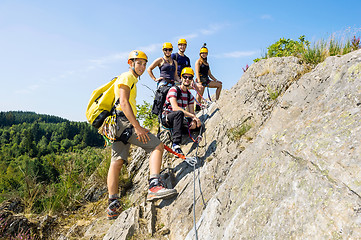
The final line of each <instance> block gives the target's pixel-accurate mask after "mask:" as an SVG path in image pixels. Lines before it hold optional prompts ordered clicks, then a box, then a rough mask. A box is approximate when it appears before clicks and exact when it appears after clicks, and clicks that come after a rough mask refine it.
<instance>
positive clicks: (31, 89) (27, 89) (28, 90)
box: [14, 84, 40, 94]
mask: <svg viewBox="0 0 361 240" xmlns="http://www.w3.org/2000/svg"><path fill="white" fill-rule="evenodd" d="M39 87H40V85H38V84H33V85H30V86H27V87H25V88H23V89H18V90H15V92H14V93H15V94H29V93H32V92H34V91H36V90H37V89H38V88H39Z"/></svg>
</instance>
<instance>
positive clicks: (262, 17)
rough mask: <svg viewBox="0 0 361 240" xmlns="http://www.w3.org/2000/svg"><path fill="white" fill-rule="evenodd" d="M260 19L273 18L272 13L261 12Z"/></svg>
mask: <svg viewBox="0 0 361 240" xmlns="http://www.w3.org/2000/svg"><path fill="white" fill-rule="evenodd" d="M261 19H262V20H273V17H272V15H270V14H263V15H262V16H261Z"/></svg>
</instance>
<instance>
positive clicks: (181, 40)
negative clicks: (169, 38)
mask: <svg viewBox="0 0 361 240" xmlns="http://www.w3.org/2000/svg"><path fill="white" fill-rule="evenodd" d="M179 44H185V45H187V40H185V39H184V38H180V39H179V40H178V45H179Z"/></svg>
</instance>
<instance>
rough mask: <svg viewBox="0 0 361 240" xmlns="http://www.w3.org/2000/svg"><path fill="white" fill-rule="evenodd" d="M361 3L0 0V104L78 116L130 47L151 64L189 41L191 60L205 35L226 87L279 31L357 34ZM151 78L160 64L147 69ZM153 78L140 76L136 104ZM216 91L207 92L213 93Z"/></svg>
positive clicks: (121, 67)
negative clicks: (167, 46) (169, 47)
mask: <svg viewBox="0 0 361 240" xmlns="http://www.w3.org/2000/svg"><path fill="white" fill-rule="evenodd" d="M360 15H361V1H359V0H357V1H355V0H350V1H346V2H340V1H333V0H331V1H315V0H313V1H308V0H306V1H291V0H289V1H242V0H237V1H236V0H234V1H233V0H228V1H227V0H224V1H195V0H193V1H188V0H183V1H160V0H153V1H143V0H138V1H121V0H118V1H110V0H104V1H94V0H87V1H83V0H78V1H77V0H72V1H68V0H63V1H45V0H43V1H40V0H32V1H21V0H1V1H0V36H1V37H0V66H1V67H0V81H1V87H0V99H1V101H0V111H10V110H21V111H34V112H37V113H42V114H49V115H55V116H60V117H63V118H66V119H69V120H72V121H86V118H85V109H86V105H87V103H88V100H89V97H90V94H91V92H92V91H93V90H94V89H95V88H97V87H98V86H100V85H102V84H103V83H105V82H107V81H109V80H110V79H111V78H113V77H114V76H117V75H119V74H121V73H122V72H125V71H127V70H128V65H127V59H126V58H127V56H128V53H129V52H130V51H131V50H133V49H140V50H143V51H145V52H146V53H147V55H148V58H149V61H150V62H153V61H154V60H155V59H156V58H158V57H160V56H162V55H163V53H162V50H161V46H162V44H163V43H164V42H171V43H173V46H174V47H175V49H176V44H177V40H178V39H179V38H180V37H182V38H186V39H187V41H188V47H187V50H186V55H187V56H188V57H190V59H191V64H192V66H194V63H195V61H196V60H197V58H198V57H199V55H198V54H199V49H200V47H201V46H202V44H203V43H204V42H206V43H207V47H208V49H209V57H208V61H209V63H210V66H211V71H212V73H213V75H214V76H215V77H216V78H217V79H218V80H220V81H222V82H223V85H224V89H230V88H231V87H232V86H233V85H234V84H236V82H237V81H238V80H239V78H240V77H241V76H242V73H243V71H242V67H245V66H246V64H249V65H251V64H252V63H253V59H255V58H258V57H260V56H261V55H263V54H264V53H265V51H266V49H267V47H268V46H269V45H270V44H272V43H274V42H276V41H277V40H279V39H280V38H290V39H294V40H297V39H298V37H299V36H301V35H305V36H306V39H307V40H309V41H311V42H314V41H317V40H319V39H321V38H323V39H327V38H328V37H329V36H330V35H331V34H336V35H339V36H346V37H348V36H353V34H354V33H356V35H357V36H360V33H361V31H360V29H361V24H360V17H359V16H360ZM153 72H154V73H155V75H156V76H159V71H158V69H155V70H154V71H153ZM155 87H156V84H155V83H154V81H153V80H151V78H150V77H149V75H148V74H147V73H144V74H143V76H142V77H141V81H140V82H139V84H138V99H137V102H138V104H140V103H142V102H143V101H144V100H145V101H148V102H151V101H152V96H153V92H152V91H151V90H150V89H149V88H151V89H153V90H155ZM211 93H214V91H211Z"/></svg>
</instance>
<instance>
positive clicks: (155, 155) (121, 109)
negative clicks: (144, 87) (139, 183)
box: [107, 50, 177, 219]
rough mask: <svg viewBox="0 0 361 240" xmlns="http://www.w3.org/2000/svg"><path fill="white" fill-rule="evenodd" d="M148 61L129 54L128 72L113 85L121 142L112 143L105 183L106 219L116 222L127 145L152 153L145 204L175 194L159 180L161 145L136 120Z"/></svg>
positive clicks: (136, 54)
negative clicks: (140, 85)
mask: <svg viewBox="0 0 361 240" xmlns="http://www.w3.org/2000/svg"><path fill="white" fill-rule="evenodd" d="M147 61H148V57H147V55H146V54H145V53H144V52H142V51H139V50H134V51H132V52H130V54H129V57H128V64H129V66H130V69H129V71H128V72H125V73H123V74H121V75H120V76H119V77H118V79H117V80H116V82H115V85H114V91H115V92H114V93H115V99H119V104H118V106H117V107H116V115H117V128H116V129H117V132H116V136H117V137H118V138H120V141H115V142H114V143H113V144H112V156H111V163H110V167H109V171H108V179H107V184H108V192H109V206H108V208H107V216H108V219H116V218H117V217H118V216H119V214H120V212H121V209H122V208H121V204H120V202H119V197H120V196H119V188H118V180H119V173H120V170H121V168H122V166H123V163H124V162H125V163H126V162H127V159H128V155H129V148H130V144H134V145H136V146H139V147H141V148H143V149H144V150H145V151H146V152H147V153H150V152H151V154H150V157H149V170H150V179H149V188H148V196H147V200H148V201H152V200H156V199H164V198H170V197H173V196H175V195H176V194H177V191H176V190H175V189H167V188H166V187H165V184H164V183H163V182H162V180H161V178H160V168H161V164H162V156H163V151H164V145H163V143H162V142H161V141H160V140H159V139H158V138H157V137H156V136H154V135H153V134H152V133H150V132H149V130H147V129H145V128H143V127H142V126H140V124H139V122H138V120H137V119H136V114H137V109H136V97H137V87H136V84H137V82H138V79H137V77H140V76H141V75H142V74H143V73H144V71H145V68H146V65H147Z"/></svg>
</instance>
